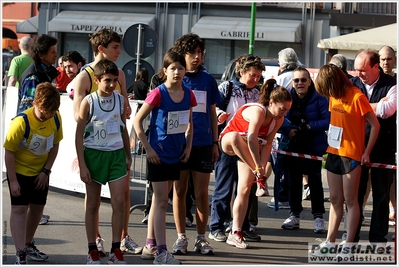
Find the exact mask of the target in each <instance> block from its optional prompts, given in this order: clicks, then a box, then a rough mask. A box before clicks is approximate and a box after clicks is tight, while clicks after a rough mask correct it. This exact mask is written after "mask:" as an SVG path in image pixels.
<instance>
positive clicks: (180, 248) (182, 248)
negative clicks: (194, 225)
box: [172, 236, 188, 255]
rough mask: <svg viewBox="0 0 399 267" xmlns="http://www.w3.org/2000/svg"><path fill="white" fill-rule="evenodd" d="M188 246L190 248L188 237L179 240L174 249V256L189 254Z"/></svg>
mask: <svg viewBox="0 0 399 267" xmlns="http://www.w3.org/2000/svg"><path fill="white" fill-rule="evenodd" d="M187 246H188V238H187V237H186V236H182V237H180V238H177V240H176V242H175V243H174V244H173V247H172V254H178V255H182V254H183V255H185V254H187Z"/></svg>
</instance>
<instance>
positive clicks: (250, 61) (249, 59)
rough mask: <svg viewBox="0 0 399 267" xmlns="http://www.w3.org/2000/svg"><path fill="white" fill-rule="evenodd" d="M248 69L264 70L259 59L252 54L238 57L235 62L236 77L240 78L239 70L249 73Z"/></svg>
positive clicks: (263, 65)
mask: <svg viewBox="0 0 399 267" xmlns="http://www.w3.org/2000/svg"><path fill="white" fill-rule="evenodd" d="M250 68H255V69H256V70H260V71H264V70H265V69H266V67H265V64H263V62H262V61H261V59H260V58H259V57H257V56H254V55H252V54H244V55H242V56H239V57H238V58H237V60H236V76H237V78H240V77H241V74H240V70H243V71H244V72H247V71H249V69H250Z"/></svg>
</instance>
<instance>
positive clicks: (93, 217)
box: [85, 181, 101, 243]
mask: <svg viewBox="0 0 399 267" xmlns="http://www.w3.org/2000/svg"><path fill="white" fill-rule="evenodd" d="M100 195H101V185H100V184H98V183H96V182H93V181H92V182H91V183H90V184H86V199H85V200H86V211H85V226H86V235H87V242H88V243H95V242H96V236H97V234H98V225H99V214H98V212H99V208H100V203H101V202H100Z"/></svg>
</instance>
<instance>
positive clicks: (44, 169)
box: [42, 168, 51, 176]
mask: <svg viewBox="0 0 399 267" xmlns="http://www.w3.org/2000/svg"><path fill="white" fill-rule="evenodd" d="M42 172H44V173H45V174H46V175H47V176H50V173H51V170H49V169H46V168H43V169H42Z"/></svg>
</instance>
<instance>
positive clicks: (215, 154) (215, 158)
mask: <svg viewBox="0 0 399 267" xmlns="http://www.w3.org/2000/svg"><path fill="white" fill-rule="evenodd" d="M219 156H220V155H219V147H218V146H217V145H213V151H212V163H213V164H214V163H215V162H216V161H218V159H219Z"/></svg>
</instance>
